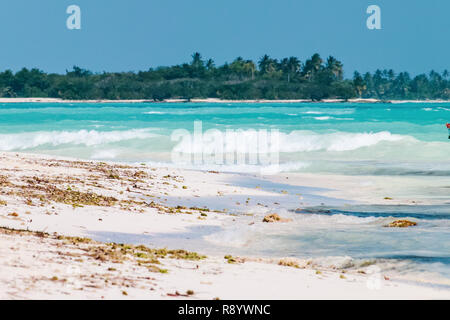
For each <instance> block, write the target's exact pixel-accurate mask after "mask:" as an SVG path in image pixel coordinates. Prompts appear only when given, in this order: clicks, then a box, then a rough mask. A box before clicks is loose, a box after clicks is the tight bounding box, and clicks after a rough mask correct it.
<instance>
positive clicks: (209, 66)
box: [206, 59, 216, 70]
mask: <svg viewBox="0 0 450 320" xmlns="http://www.w3.org/2000/svg"><path fill="white" fill-rule="evenodd" d="M215 67H216V65H215V63H214V60H213V59H208V61H206V69H208V70H212V69H214V68H215Z"/></svg>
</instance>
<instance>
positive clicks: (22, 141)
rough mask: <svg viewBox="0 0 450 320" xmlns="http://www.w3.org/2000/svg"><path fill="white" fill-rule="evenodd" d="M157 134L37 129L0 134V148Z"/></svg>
mask: <svg viewBox="0 0 450 320" xmlns="http://www.w3.org/2000/svg"><path fill="white" fill-rule="evenodd" d="M156 136H158V135H156V134H154V133H150V132H149V130H148V129H133V130H126V131H96V130H89V131H88V130H79V131H38V132H26V133H15V134H0V150H2V151H11V150H25V149H31V148H37V147H39V146H43V145H50V146H59V145H64V144H73V145H85V146H95V145H102V144H106V143H111V142H119V141H125V140H132V139H147V138H151V137H156Z"/></svg>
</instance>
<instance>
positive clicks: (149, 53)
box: [0, 0, 450, 76]
mask: <svg viewBox="0 0 450 320" xmlns="http://www.w3.org/2000/svg"><path fill="white" fill-rule="evenodd" d="M71 4H76V5H79V6H80V8H81V11H82V29H81V30H68V29H67V28H66V19H67V17H68V15H67V14H66V8H67V7H68V6H69V5H71ZM371 4H376V5H378V6H380V7H381V12H382V30H368V29H367V27H366V19H367V17H368V15H367V14H366V8H367V7H368V6H369V5H371ZM449 32H450V1H448V0H427V1H425V0H409V1H407V0H372V1H366V0H342V1H337V0H145V1H144V0H127V1H118V0H69V1H68V0H39V1H30V0H2V1H1V3H0V35H1V41H2V44H3V45H2V46H1V49H0V70H4V69H12V70H15V71H16V70H18V69H20V68H21V67H23V66H25V67H29V68H30V67H37V68H40V69H42V70H45V71H48V72H59V73H61V72H65V70H66V69H70V68H71V67H72V66H73V65H79V66H81V67H84V68H87V69H90V70H93V71H96V72H101V71H136V70H147V69H148V68H149V67H156V66H159V65H172V64H178V63H182V62H186V61H189V60H190V55H191V54H192V53H193V52H194V51H199V52H201V53H202V55H203V56H204V57H205V58H210V57H211V58H213V59H214V60H215V61H216V63H217V64H222V63H223V62H225V61H231V60H233V59H234V58H235V57H237V56H242V57H244V58H251V59H254V60H257V59H258V58H259V57H261V56H262V55H263V54H265V53H267V54H269V55H271V56H273V57H275V58H282V57H285V56H291V55H294V56H298V57H299V58H300V59H301V60H302V61H304V60H305V59H306V58H307V57H308V56H311V55H312V54H313V53H315V52H318V53H320V54H321V55H322V56H324V57H326V56H328V55H333V56H335V57H337V58H338V59H340V60H341V61H343V63H344V66H345V70H346V75H347V76H351V74H352V73H353V71H354V70H355V69H357V70H360V71H362V72H365V71H374V70H375V69H376V68H393V69H394V70H397V71H403V70H407V71H409V72H411V73H412V74H417V73H421V72H428V71H429V70H431V69H435V70H437V71H442V70H444V69H450V62H449V61H450V59H449V56H450V41H449V39H450V35H449Z"/></svg>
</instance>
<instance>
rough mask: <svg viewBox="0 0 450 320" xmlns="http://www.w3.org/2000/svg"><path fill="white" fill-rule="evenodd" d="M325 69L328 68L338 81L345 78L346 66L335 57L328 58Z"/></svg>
mask: <svg viewBox="0 0 450 320" xmlns="http://www.w3.org/2000/svg"><path fill="white" fill-rule="evenodd" d="M325 68H327V69H328V70H329V71H330V72H331V73H332V74H333V75H334V76H335V78H336V79H338V80H342V79H343V78H344V65H343V64H342V62H340V61H339V60H337V59H335V58H334V57H333V56H329V57H328V59H327V64H326V66H325Z"/></svg>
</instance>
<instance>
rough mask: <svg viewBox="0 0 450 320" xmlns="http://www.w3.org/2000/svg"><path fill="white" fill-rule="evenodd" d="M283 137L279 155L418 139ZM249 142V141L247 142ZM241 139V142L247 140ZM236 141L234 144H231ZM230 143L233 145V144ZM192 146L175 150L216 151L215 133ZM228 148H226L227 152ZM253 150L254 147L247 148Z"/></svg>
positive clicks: (188, 143) (394, 136)
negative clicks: (281, 153)
mask: <svg viewBox="0 0 450 320" xmlns="http://www.w3.org/2000/svg"><path fill="white" fill-rule="evenodd" d="M245 134H246V131H243V132H242V135H241V136H245ZM279 138H280V144H279V145H280V149H279V151H280V152H286V153H289V152H311V151H321V150H324V151H351V150H356V149H359V148H363V147H371V146H375V145H377V144H379V143H382V142H398V141H402V140H405V141H409V142H414V141H417V140H416V139H415V138H413V137H410V136H406V135H398V134H392V133H390V132H388V131H381V132H376V133H373V132H363V133H351V132H333V133H316V132H313V131H292V132H290V133H282V132H280V134H279ZM247 140H248V139H247ZM247 140H246V139H240V140H239V141H238V143H239V142H242V141H247ZM231 142H233V141H231ZM231 142H230V143H231ZM195 143H196V144H194V145H193V141H191V139H183V141H181V142H180V143H179V144H178V145H177V146H176V148H175V150H176V151H177V152H183V153H195V152H200V150H202V148H203V149H206V150H214V147H215V143H217V141H216V139H215V136H214V134H213V133H208V132H206V133H204V134H203V141H202V140H197V141H195ZM221 143H224V144H225V145H226V144H227V143H228V141H227V140H226V139H225V140H223V141H222V142H221ZM225 149H226V148H225V147H224V150H225ZM247 149H248V150H250V149H251V148H247Z"/></svg>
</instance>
